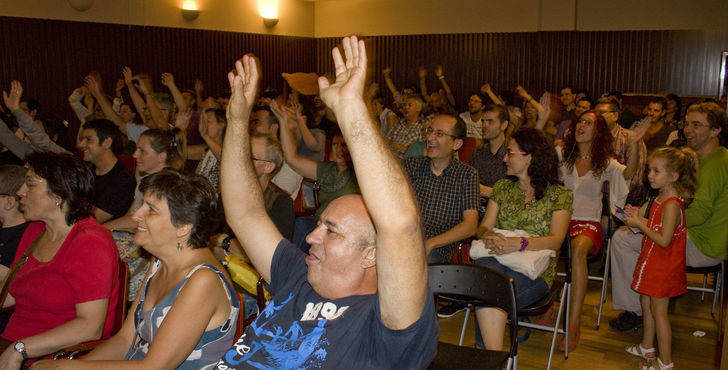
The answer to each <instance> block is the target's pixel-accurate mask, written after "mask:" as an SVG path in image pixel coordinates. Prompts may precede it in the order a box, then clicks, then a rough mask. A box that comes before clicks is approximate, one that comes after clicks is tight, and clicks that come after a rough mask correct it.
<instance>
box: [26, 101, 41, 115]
mask: <svg viewBox="0 0 728 370" xmlns="http://www.w3.org/2000/svg"><path fill="white" fill-rule="evenodd" d="M23 101H24V102H25V104H27V105H28V112H30V111H33V110H35V111H37V112H40V103H38V100H36V99H33V98H29V99H23Z"/></svg>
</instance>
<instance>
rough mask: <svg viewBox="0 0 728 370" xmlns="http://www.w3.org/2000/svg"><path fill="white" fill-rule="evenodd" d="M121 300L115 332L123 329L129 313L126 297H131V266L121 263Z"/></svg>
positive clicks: (117, 309) (117, 308) (118, 305)
mask: <svg viewBox="0 0 728 370" xmlns="http://www.w3.org/2000/svg"><path fill="white" fill-rule="evenodd" d="M119 284H120V285H119V298H118V301H117V302H116V304H117V306H116V317H115V318H114V328H115V329H114V332H117V331H118V330H119V329H121V325H122V324H123V323H124V319H125V318H126V311H127V308H128V307H127V304H126V303H127V302H126V296H127V295H129V265H127V264H126V262H124V261H119Z"/></svg>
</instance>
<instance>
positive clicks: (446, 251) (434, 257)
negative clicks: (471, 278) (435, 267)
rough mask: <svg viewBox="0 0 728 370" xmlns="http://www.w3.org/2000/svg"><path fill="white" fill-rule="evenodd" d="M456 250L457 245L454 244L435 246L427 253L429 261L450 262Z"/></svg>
mask: <svg viewBox="0 0 728 370" xmlns="http://www.w3.org/2000/svg"><path fill="white" fill-rule="evenodd" d="M454 251H455V247H454V246H452V245H450V246H447V247H442V248H435V249H433V250H432V251H431V252H430V254H428V255H427V263H450V260H452V253H453V252H454Z"/></svg>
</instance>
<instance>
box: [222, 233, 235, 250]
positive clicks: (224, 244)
mask: <svg viewBox="0 0 728 370" xmlns="http://www.w3.org/2000/svg"><path fill="white" fill-rule="evenodd" d="M231 240H233V237H232V235H228V236H226V237H225V239H223V240H222V243H220V247H222V249H223V250H224V251H225V252H230V241H231Z"/></svg>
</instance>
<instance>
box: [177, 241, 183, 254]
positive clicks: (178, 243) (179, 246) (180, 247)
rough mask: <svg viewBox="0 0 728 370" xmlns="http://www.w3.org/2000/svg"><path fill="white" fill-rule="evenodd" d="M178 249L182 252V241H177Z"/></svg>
mask: <svg viewBox="0 0 728 370" xmlns="http://www.w3.org/2000/svg"><path fill="white" fill-rule="evenodd" d="M177 251H179V252H182V244H180V242H177Z"/></svg>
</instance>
